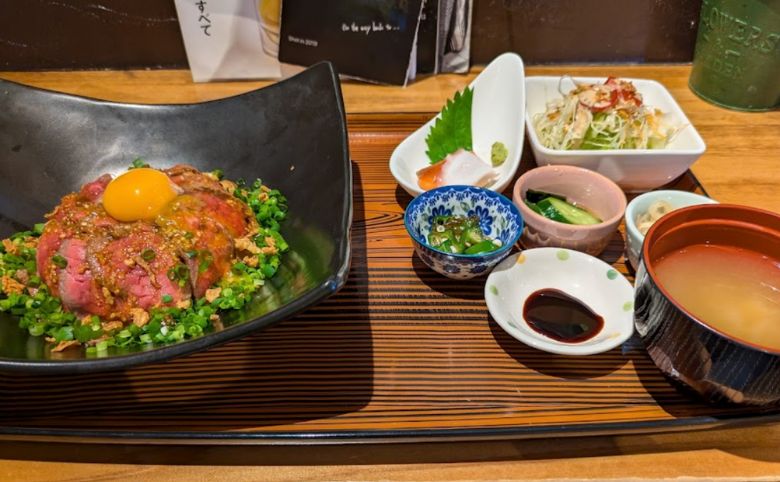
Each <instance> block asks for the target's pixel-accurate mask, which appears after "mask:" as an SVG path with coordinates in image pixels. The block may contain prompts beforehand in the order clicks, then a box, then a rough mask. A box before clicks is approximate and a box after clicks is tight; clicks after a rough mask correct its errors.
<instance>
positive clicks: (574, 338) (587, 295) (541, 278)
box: [485, 248, 634, 355]
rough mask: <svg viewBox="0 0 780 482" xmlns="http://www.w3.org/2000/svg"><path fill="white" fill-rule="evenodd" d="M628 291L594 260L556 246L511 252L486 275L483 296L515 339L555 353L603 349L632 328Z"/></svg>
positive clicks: (617, 275)
mask: <svg viewBox="0 0 780 482" xmlns="http://www.w3.org/2000/svg"><path fill="white" fill-rule="evenodd" d="M633 299H634V289H633V287H632V286H631V283H629V282H628V280H627V279H626V278H625V277H623V276H622V275H621V274H620V273H618V272H617V271H616V270H615V269H614V268H613V267H612V266H610V265H608V264H607V263H605V262H604V261H601V260H600V259H598V258H595V257H593V256H590V255H587V254H585V253H581V252H579V251H573V250H569V249H562V248H536V249H528V250H525V251H523V252H520V253H516V254H514V255H512V256H510V257H508V258H507V259H505V260H504V261H503V262H501V263H500V264H499V265H498V266H496V268H495V269H494V270H493V272H492V273H491V274H490V276H488V279H487V283H486V284H485V300H486V302H487V306H488V310H490V314H491V315H492V316H493V319H495V320H496V323H498V325H499V326H501V328H503V329H504V331H506V332H507V333H508V334H510V335H511V336H512V337H514V338H516V339H517V340H519V341H521V342H523V343H525V344H526V345H529V346H531V347H534V348H537V349H539V350H542V351H546V352H549V353H555V354H559V355H593V354H596V353H603V352H605V351H609V350H611V349H613V348H615V347H617V346H619V345H621V344H623V343H624V342H625V341H626V340H628V339H629V338H630V337H631V335H632V334H633V332H634V325H633V316H634V309H633V308H634V303H633Z"/></svg>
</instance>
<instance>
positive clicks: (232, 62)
mask: <svg viewBox="0 0 780 482" xmlns="http://www.w3.org/2000/svg"><path fill="white" fill-rule="evenodd" d="M264 1H269V0H260V1H259V2H258V1H257V0H175V4H176V13H177V14H178V16H179V25H180V27H181V33H182V36H183V38H184V47H185V48H186V50H187V60H188V61H189V64H190V70H191V71H192V80H193V81H195V82H208V81H211V80H229V79H260V78H278V77H280V76H281V71H280V67H279V61H278V60H277V55H278V40H279V33H278V32H279V30H278V29H279V27H278V24H277V25H266V23H267V22H261V20H260V15H259V10H258V9H259V8H260V7H262V3H263V2H264ZM271 1H273V2H274V3H275V5H276V8H277V10H278V4H279V3H280V2H279V0H271ZM274 42H275V44H274Z"/></svg>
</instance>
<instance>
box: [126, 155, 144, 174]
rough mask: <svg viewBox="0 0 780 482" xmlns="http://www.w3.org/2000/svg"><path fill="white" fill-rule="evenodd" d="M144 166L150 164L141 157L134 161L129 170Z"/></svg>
mask: <svg viewBox="0 0 780 482" xmlns="http://www.w3.org/2000/svg"><path fill="white" fill-rule="evenodd" d="M142 167H149V164H148V163H147V162H146V161H144V160H143V159H141V158H140V157H139V158H137V159H135V160H134V161H133V163H132V164H131V165H130V167H129V168H128V169H127V170H128V171H129V170H131V169H140V168H142Z"/></svg>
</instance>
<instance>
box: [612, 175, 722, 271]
mask: <svg viewBox="0 0 780 482" xmlns="http://www.w3.org/2000/svg"><path fill="white" fill-rule="evenodd" d="M656 201H666V202H668V203H669V204H670V205H671V206H672V207H673V208H674V209H680V208H685V207H688V206H694V205H697V204H717V203H718V201H716V200H714V199H712V198H708V197H707V196H702V195H701V194H695V193H692V192H688V191H676V190H673V189H668V190H661V191H650V192H646V193H644V194H642V195H639V196H637V197H635V198H634V199H633V200H632V201H631V202H630V203H628V206H627V207H626V214H625V221H626V255H627V256H628V262H629V263H631V266H632V267H633V268H634V269H636V268H637V266H639V255H640V253H641V252H642V243H644V242H645V235H644V234H642V233H641V232H639V228H637V226H636V218H637V217H639V215H640V214H642V213H645V212H647V210H648V209H649V208H650V205H651V204H653V203H654V202H656Z"/></svg>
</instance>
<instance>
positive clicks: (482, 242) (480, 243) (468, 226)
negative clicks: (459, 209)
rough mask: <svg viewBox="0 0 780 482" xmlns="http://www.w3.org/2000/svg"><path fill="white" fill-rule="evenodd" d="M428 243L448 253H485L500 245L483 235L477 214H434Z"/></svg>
mask: <svg viewBox="0 0 780 482" xmlns="http://www.w3.org/2000/svg"><path fill="white" fill-rule="evenodd" d="M428 244H429V245H430V246H431V247H433V248H436V249H438V250H440V251H444V252H445V253H448V254H479V253H487V252H490V251H495V250H497V249H498V248H499V247H500V246H501V245H500V243H496V242H494V241H493V240H492V239H490V238H488V237H487V236H485V233H484V232H482V228H480V226H479V218H478V217H477V216H469V217H466V216H436V217H435V218H434V219H433V224H432V225H431V231H430V233H429V234H428Z"/></svg>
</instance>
